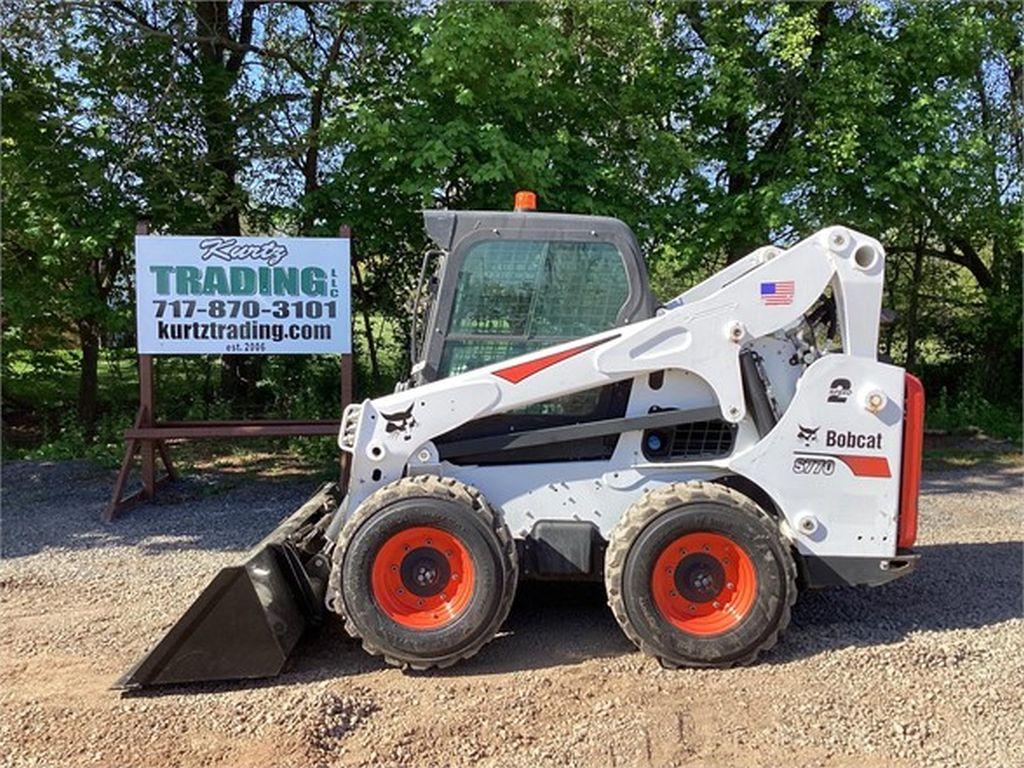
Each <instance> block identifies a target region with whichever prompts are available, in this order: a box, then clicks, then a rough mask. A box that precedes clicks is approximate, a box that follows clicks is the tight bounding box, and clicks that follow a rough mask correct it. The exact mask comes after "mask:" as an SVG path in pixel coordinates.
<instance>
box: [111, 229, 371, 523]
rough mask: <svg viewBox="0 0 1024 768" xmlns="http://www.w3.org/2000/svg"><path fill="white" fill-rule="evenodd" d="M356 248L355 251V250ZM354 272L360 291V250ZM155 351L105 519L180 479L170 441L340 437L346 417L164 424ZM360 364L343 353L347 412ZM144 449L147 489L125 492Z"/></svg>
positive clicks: (146, 364) (144, 363) (342, 465)
mask: <svg viewBox="0 0 1024 768" xmlns="http://www.w3.org/2000/svg"><path fill="white" fill-rule="evenodd" d="M135 232H136V234H138V235H148V234H149V223H148V222H146V221H140V222H139V224H138V225H137V227H136V229H135ZM338 236H339V237H342V238H349V241H350V247H351V243H352V230H351V228H350V227H347V226H342V227H341V228H340V229H339V230H338ZM353 251H354V249H353ZM351 262H352V270H353V272H354V276H355V278H356V286H357V290H358V289H361V287H362V276H361V275H360V274H359V266H358V264H357V263H356V260H355V256H354V254H353V255H352V258H351ZM154 358H155V356H154V355H139V409H138V411H137V412H136V414H135V422H134V423H133V425H132V427H131V428H130V429H127V430H125V433H124V439H125V450H124V458H123V459H122V460H121V469H120V471H119V472H118V473H117V480H116V481H115V483H114V492H113V495H112V496H111V499H110V503H109V504H107V506H106V508H105V509H104V510H103V520H104V521H106V522H110V521H111V520H114V519H115V518H117V517H118V515H120V514H121V513H122V512H123V511H124V510H125V509H127V508H128V507H130V506H132V505H133V504H136V503H138V502H140V501H142V500H147V501H149V500H151V499H153V497H154V496H155V495H156V491H157V489H158V488H160V487H161V486H163V485H165V484H167V483H169V482H171V481H172V480H176V479H177V478H178V472H177V470H175V468H174V464H173V463H172V462H171V458H170V453H169V451H168V448H167V442H166V441H168V440H176V439H179V440H205V439H211V438H213V439H216V438H236V439H237V438H245V437H318V436H326V435H337V434H338V430H339V428H340V424H341V415H340V414H339V416H338V418H337V419H335V420H331V421H323V420H319V421H316V420H314V421H309V420H305V421H304V420H290V419H259V420H252V419H248V420H236V421H163V422H158V421H156V418H155V416H154V413H155V386H154V384H155V381H154ZM354 375H355V374H354V367H353V364H352V353H351V352H349V353H345V354H342V355H341V365H340V377H341V386H340V390H339V394H340V397H341V410H342V412H344V410H345V407H346V406H347V405H349V404H350V403H351V402H352V397H353V379H354ZM140 453H141V464H140V474H141V480H142V487H141V488H139V489H138V490H136V491H134V492H133V493H130V494H129V495H127V496H125V495H124V493H125V485H126V484H127V481H128V475H129V473H130V472H131V469H132V465H133V464H134V462H135V456H136V455H137V454H140ZM157 456H159V458H160V462H161V463H162V464H163V468H164V472H163V474H162V475H160V476H159V477H158V476H157V464H156V462H157ZM347 471H348V454H347V453H344V452H343V451H342V452H340V457H339V472H340V475H341V479H342V482H343V483H344V481H345V475H346V474H347Z"/></svg>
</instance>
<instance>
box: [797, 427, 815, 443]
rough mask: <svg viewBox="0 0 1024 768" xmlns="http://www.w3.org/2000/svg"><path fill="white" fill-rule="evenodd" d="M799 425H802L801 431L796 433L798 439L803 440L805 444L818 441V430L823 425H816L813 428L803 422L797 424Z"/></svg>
mask: <svg viewBox="0 0 1024 768" xmlns="http://www.w3.org/2000/svg"><path fill="white" fill-rule="evenodd" d="M797 426H798V427H800V431H799V432H797V433H796V439H797V440H803V441H804V445H810V444H811V443H816V442H818V430H819V429H821V427H814V428H813V429H811V428H810V427H805V426H804V425H803V424H797Z"/></svg>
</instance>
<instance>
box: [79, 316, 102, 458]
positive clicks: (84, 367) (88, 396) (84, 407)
mask: <svg viewBox="0 0 1024 768" xmlns="http://www.w3.org/2000/svg"><path fill="white" fill-rule="evenodd" d="M78 343H79V347H80V348H81V351H82V362H81V367H80V368H79V373H78V421H79V423H81V425H82V427H83V428H84V429H85V434H86V437H88V438H92V437H93V436H94V435H95V434H96V417H97V410H98V409H97V402H98V400H99V363H100V335H99V331H98V329H97V328H96V325H95V324H94V323H92V322H91V321H88V320H83V321H81V322H79V323H78Z"/></svg>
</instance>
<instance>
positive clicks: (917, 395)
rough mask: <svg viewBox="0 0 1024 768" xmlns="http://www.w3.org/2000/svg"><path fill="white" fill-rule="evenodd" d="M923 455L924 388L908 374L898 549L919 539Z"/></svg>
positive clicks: (905, 386) (907, 546) (904, 405)
mask: <svg viewBox="0 0 1024 768" xmlns="http://www.w3.org/2000/svg"><path fill="white" fill-rule="evenodd" d="M923 452H924V387H923V386H922V385H921V380H920V379H918V378H917V377H916V376H911V375H910V374H909V373H908V374H906V380H905V385H904V394H903V464H902V467H901V471H900V515H899V523H898V526H897V532H896V547H897V549H906V548H909V547H912V546H914V541H915V540H916V539H917V499H918V494H919V493H920V491H921V456H922V453H923Z"/></svg>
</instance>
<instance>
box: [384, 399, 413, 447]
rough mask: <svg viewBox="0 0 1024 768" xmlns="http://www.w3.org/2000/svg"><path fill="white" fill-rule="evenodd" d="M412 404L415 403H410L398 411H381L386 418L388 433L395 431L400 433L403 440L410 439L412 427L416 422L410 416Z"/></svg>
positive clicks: (391, 433)
mask: <svg viewBox="0 0 1024 768" xmlns="http://www.w3.org/2000/svg"><path fill="white" fill-rule="evenodd" d="M413 405H415V403H412V404H410V405H409V407H408V408H406V409H405V410H404V411H400V412H399V413H381V416H383V417H384V418H385V419H387V422H388V424H387V427H386V431H387V433H388V434H389V435H393V434H395V433H396V432H397V433H399V434H401V435H402V439H403V440H411V439H412V429H413V427H415V426H416V424H417V423H418V422H417V421H416V419H414V418H413V416H412V408H413Z"/></svg>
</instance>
